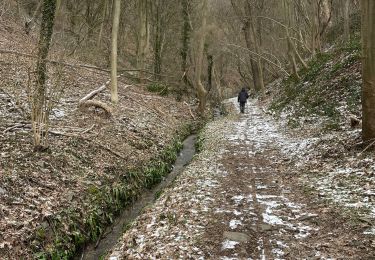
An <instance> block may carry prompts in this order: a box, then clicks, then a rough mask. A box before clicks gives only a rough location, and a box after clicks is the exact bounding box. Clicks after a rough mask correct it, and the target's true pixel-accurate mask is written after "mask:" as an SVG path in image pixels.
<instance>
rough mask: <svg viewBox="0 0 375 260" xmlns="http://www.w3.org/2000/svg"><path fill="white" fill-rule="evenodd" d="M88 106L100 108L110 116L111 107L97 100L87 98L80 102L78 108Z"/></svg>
mask: <svg viewBox="0 0 375 260" xmlns="http://www.w3.org/2000/svg"><path fill="white" fill-rule="evenodd" d="M89 107H95V108H101V109H103V110H104V112H105V113H106V115H107V116H109V117H111V116H112V108H111V107H110V106H109V105H107V104H106V103H104V102H102V101H99V100H87V101H85V102H83V103H81V104H80V108H89Z"/></svg>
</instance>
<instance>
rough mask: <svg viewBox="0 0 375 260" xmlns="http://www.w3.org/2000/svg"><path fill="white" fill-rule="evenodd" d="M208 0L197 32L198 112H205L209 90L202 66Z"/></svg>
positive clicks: (204, 1) (196, 76)
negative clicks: (203, 78) (204, 81)
mask: <svg viewBox="0 0 375 260" xmlns="http://www.w3.org/2000/svg"><path fill="white" fill-rule="evenodd" d="M207 1H208V0H203V1H202V8H201V25H200V28H199V30H198V32H197V39H196V41H197V46H196V50H195V70H194V86H195V88H196V90H197V96H198V99H199V106H198V112H199V113H200V114H203V113H204V111H205V109H206V97H207V91H206V89H205V87H204V86H203V84H202V80H201V76H202V68H203V53H204V45H205V42H206V31H207V10H208V7H207Z"/></svg>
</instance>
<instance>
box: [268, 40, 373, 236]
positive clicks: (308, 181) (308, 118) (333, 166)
mask: <svg viewBox="0 0 375 260" xmlns="http://www.w3.org/2000/svg"><path fill="white" fill-rule="evenodd" d="M360 57H361V50H360V41H359V37H358V35H357V36H356V37H354V39H353V40H352V41H351V42H350V43H348V44H346V45H344V46H342V45H339V44H337V45H334V46H332V47H331V48H330V49H328V50H326V51H325V52H324V53H322V54H319V55H317V57H316V58H315V59H314V60H311V61H310V62H309V69H307V70H302V71H300V76H301V79H295V78H292V77H289V78H286V79H283V80H279V81H277V82H274V83H273V85H272V87H273V88H274V89H276V91H275V92H273V93H272V98H271V99H270V100H269V103H268V108H269V111H268V112H269V113H270V114H272V115H274V116H275V117H277V118H279V119H280V122H282V123H283V124H284V126H285V127H286V128H288V129H293V130H294V134H295V135H297V136H300V137H301V138H304V139H306V142H307V143H308V144H309V146H308V147H306V149H305V150H304V151H303V152H304V153H305V154H306V155H307V156H306V162H305V163H304V164H303V165H299V169H298V170H296V171H295V172H293V174H295V175H296V176H299V178H300V181H301V182H302V183H303V184H304V187H305V192H306V194H308V195H309V196H310V197H311V199H314V200H317V201H320V202H321V203H327V204H329V205H333V206H335V207H338V208H339V211H340V212H341V214H343V215H345V216H346V217H349V219H350V221H351V222H352V223H355V224H357V225H359V226H362V227H366V228H367V229H365V231H364V233H365V234H367V235H370V236H372V237H374V235H375V228H374V225H373V223H375V210H374V206H375V205H374V196H375V166H374V162H375V161H374V154H373V149H372V148H373V143H371V142H369V143H363V142H362V139H361V129H360V128H361V127H360V126H361V125H360V124H361V122H360V121H361V120H360V119H361V85H362V75H361V61H360Z"/></svg>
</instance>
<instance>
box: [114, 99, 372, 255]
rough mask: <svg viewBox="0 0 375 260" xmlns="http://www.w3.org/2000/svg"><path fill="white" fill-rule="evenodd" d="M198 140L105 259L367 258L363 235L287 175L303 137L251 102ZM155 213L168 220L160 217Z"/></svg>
mask: <svg viewBox="0 0 375 260" xmlns="http://www.w3.org/2000/svg"><path fill="white" fill-rule="evenodd" d="M205 138H206V141H205V143H206V144H205V152H203V153H202V154H200V155H199V156H198V157H197V158H196V160H195V161H194V162H193V163H192V165H190V166H189V167H188V169H187V170H186V172H185V173H184V174H182V175H181V177H180V178H179V181H178V182H176V183H175V185H174V187H173V188H171V189H170V190H167V191H165V194H164V196H163V197H162V198H161V199H160V200H159V201H158V202H157V203H156V204H155V206H154V207H153V208H150V209H149V210H148V211H147V212H146V214H144V215H143V216H141V217H140V218H139V219H138V221H137V222H136V223H134V225H133V227H132V228H131V229H130V230H129V231H128V232H127V233H126V234H125V235H124V238H123V240H122V241H121V242H120V244H119V245H118V246H117V248H116V250H115V251H114V252H113V253H112V257H111V259H120V258H126V259H127V258H130V259H132V258H137V259H142V258H149V257H156V258H192V259H198V258H200V259H204V258H208V259H375V253H374V251H373V250H372V249H371V247H372V246H373V242H372V240H371V237H368V236H365V235H364V234H363V233H362V232H361V230H359V229H356V227H355V225H352V223H349V222H348V220H347V219H343V218H342V217H340V216H339V215H338V214H337V212H336V211H335V210H334V209H331V208H330V207H328V206H325V205H323V204H321V202H319V201H318V200H315V199H313V198H311V197H309V196H307V195H306V194H305V193H304V192H303V188H302V187H301V186H299V184H298V183H299V182H298V181H297V178H296V177H294V176H293V174H290V173H291V171H293V168H294V163H296V162H299V163H301V161H303V160H301V158H303V151H304V150H305V148H306V146H308V142H306V141H305V140H298V139H291V138H288V137H287V136H285V135H283V134H282V133H281V132H280V130H279V129H278V128H277V127H276V124H275V122H274V121H273V120H272V119H270V118H269V117H267V116H266V115H265V114H264V113H263V112H262V111H261V110H260V109H259V108H258V107H257V106H256V105H255V104H254V103H250V104H249V106H248V109H247V111H246V113H245V114H244V115H241V116H240V117H234V118H231V119H230V120H228V119H224V120H222V121H220V122H214V123H212V124H211V125H210V126H209V127H208V128H207V129H206V131H205ZM296 158H298V159H296ZM171 198H173V203H168V201H170V200H171ZM163 212H169V214H172V216H173V217H170V216H169V217H168V215H167V217H164V218H162V219H160V216H161V214H165V213H163ZM165 219H167V221H165ZM161 228H162V230H163V232H160V229H161Z"/></svg>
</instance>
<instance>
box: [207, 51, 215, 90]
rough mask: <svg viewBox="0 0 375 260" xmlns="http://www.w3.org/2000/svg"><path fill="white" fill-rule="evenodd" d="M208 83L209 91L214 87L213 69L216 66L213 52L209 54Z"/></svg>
mask: <svg viewBox="0 0 375 260" xmlns="http://www.w3.org/2000/svg"><path fill="white" fill-rule="evenodd" d="M207 64H208V65H207V85H208V88H207V90H208V92H210V91H211V89H212V69H213V66H214V58H213V56H212V55H211V54H207Z"/></svg>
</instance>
